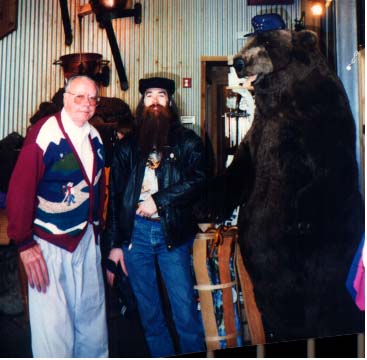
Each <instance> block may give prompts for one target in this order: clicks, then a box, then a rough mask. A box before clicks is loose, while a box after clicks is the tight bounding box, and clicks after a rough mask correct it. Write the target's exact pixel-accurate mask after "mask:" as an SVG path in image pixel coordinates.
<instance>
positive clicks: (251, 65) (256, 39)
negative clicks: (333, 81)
mask: <svg viewBox="0 0 367 360" xmlns="http://www.w3.org/2000/svg"><path fill="white" fill-rule="evenodd" d="M317 44H318V38H317V35H316V34H315V33H314V32H312V31H309V30H303V31H299V32H293V31H290V30H272V31H267V32H263V33H258V34H255V35H252V36H251V37H250V38H249V39H248V41H247V43H246V45H245V46H244V47H243V49H242V50H241V51H240V52H239V53H238V54H237V55H235V57H234V59H233V66H234V68H235V70H236V73H237V75H238V77H239V78H243V77H253V78H254V80H253V81H254V84H256V83H259V82H260V81H261V80H262V79H263V78H264V77H266V76H267V75H269V74H273V73H277V72H278V71H280V70H283V69H285V68H286V67H287V66H288V65H289V64H290V63H291V62H294V61H296V62H298V63H299V64H302V65H306V66H307V65H309V64H311V63H312V58H313V57H314V55H313V53H314V52H319V49H318V45H317ZM317 57H318V56H317Z"/></svg>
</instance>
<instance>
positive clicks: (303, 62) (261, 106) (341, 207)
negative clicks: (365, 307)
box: [196, 29, 364, 342]
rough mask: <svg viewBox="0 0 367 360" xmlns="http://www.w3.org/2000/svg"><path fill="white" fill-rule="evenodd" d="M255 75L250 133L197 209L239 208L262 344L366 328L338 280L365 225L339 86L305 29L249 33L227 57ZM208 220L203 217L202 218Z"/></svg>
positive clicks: (351, 127) (215, 213) (216, 214)
mask: <svg viewBox="0 0 367 360" xmlns="http://www.w3.org/2000/svg"><path fill="white" fill-rule="evenodd" d="M234 67H235V69H236V72H237V74H238V76H239V77H240V78H241V77H250V76H254V77H255V75H256V80H255V81H254V82H253V86H254V93H255V104H256V112H255V117H254V121H253V124H252V127H251V129H250V130H249V132H248V133H247V134H246V136H245V137H244V139H243V140H242V142H241V144H240V146H239V148H238V152H237V154H236V156H235V158H234V160H233V162H232V164H231V165H230V167H229V168H227V169H226V171H225V172H224V174H222V175H218V176H217V177H215V178H214V179H212V181H211V182H210V183H209V185H208V193H207V197H208V198H207V199H206V203H205V205H204V203H201V205H200V206H198V208H197V211H196V213H197V215H198V216H199V217H201V218H202V219H203V217H204V215H207V216H209V218H210V219H212V220H214V221H217V222H218V221H222V220H223V219H226V218H228V217H229V216H230V214H231V213H232V211H233V210H234V209H235V208H236V207H237V206H240V212H239V218H238V226H239V242H240V246H241V252H242V255H243V258H244V262H245V266H246V267H247V270H248V271H249V274H250V276H251V279H252V281H253V284H254V291H255V298H256V302H257V305H258V307H259V310H260V312H261V313H262V318H263V323H264V327H265V332H266V336H267V339H266V340H267V341H268V342H271V341H281V340H289V339H297V338H310V337H318V336H331V335H338V334H348V333H356V332H362V331H364V330H363V329H364V313H363V312H360V311H359V310H358V308H357V307H356V306H355V304H354V302H353V300H352V298H351V297H350V296H349V294H348V293H347V290H346V286H345V281H346V278H347V274H348V269H349V267H350V265H351V263H352V259H353V255H354V253H355V251H356V249H357V247H358V244H359V242H360V240H361V237H362V233H363V231H364V204H363V200H362V197H361V195H360V193H359V190H358V167H357V162H356V155H355V151H356V146H355V145H356V144H355V143H356V130H355V124H354V120H353V117H352V113H351V110H350V106H349V102H348V99H347V95H346V92H345V90H344V88H343V85H342V83H341V81H340V80H339V79H338V77H337V76H336V75H335V73H334V72H333V71H332V70H331V69H330V68H329V67H328V65H327V62H326V60H325V58H324V56H323V55H322V54H321V52H320V50H319V48H318V39H317V36H316V34H315V33H313V32H310V31H306V30H304V31H300V32H293V31H290V30H286V29H280V30H270V31H263V32H261V31H259V32H255V33H254V34H253V35H252V36H251V37H250V38H249V39H248V41H247V43H246V45H245V46H244V48H243V49H242V50H241V51H240V52H239V54H237V55H236V56H235V58H234ZM207 219H208V218H207Z"/></svg>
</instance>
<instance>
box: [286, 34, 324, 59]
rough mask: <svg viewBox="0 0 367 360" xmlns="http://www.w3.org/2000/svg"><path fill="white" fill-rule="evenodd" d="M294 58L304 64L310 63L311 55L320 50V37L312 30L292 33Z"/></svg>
mask: <svg viewBox="0 0 367 360" xmlns="http://www.w3.org/2000/svg"><path fill="white" fill-rule="evenodd" d="M292 44H293V56H294V57H295V58H296V59H297V60H298V61H300V62H302V63H304V64H307V65H308V64H309V63H310V54H311V53H312V52H313V51H314V50H316V49H317V48H318V37H317V35H316V33H314V32H313V31H310V30H302V31H293V32H292Z"/></svg>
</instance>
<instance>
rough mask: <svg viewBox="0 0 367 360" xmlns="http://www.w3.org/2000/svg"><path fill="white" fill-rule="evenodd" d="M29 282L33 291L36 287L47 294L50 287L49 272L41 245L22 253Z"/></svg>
mask: <svg viewBox="0 0 367 360" xmlns="http://www.w3.org/2000/svg"><path fill="white" fill-rule="evenodd" d="M20 258H21V260H22V262H23V265H24V269H25V272H26V274H27V278H28V282H29V285H30V286H31V288H32V289H33V288H34V286H36V288H37V290H38V291H39V292H41V291H42V292H43V293H45V292H46V287H47V286H48V285H49V278H48V271H47V265H46V262H45V259H44V258H43V255H42V251H41V249H40V247H39V245H35V246H32V247H31V248H29V249H27V250H24V251H22V252H21V253H20Z"/></svg>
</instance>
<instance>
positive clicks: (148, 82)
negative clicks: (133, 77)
mask: <svg viewBox="0 0 367 360" xmlns="http://www.w3.org/2000/svg"><path fill="white" fill-rule="evenodd" d="M151 88H158V89H165V90H166V91H167V93H168V96H172V95H173V93H174V92H175V82H174V81H173V80H171V79H167V78H164V77H151V78H148V79H140V80H139V92H140V93H141V94H142V95H144V94H145V92H146V91H147V90H148V89H151Z"/></svg>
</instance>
